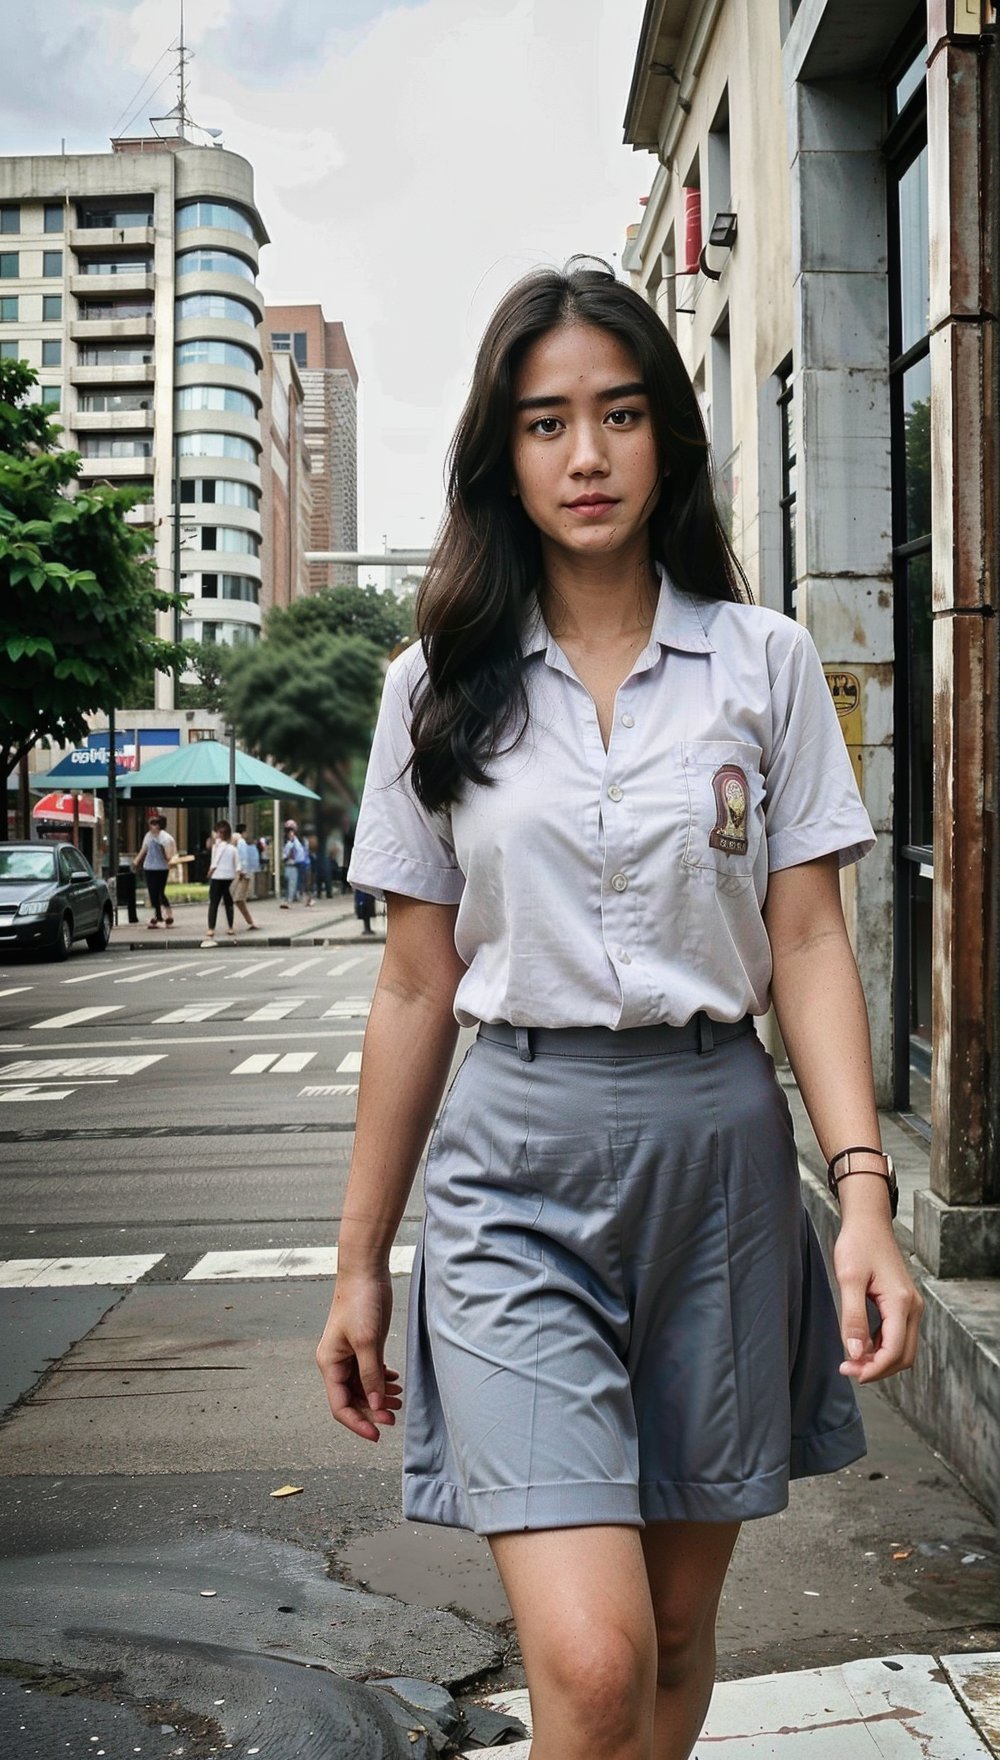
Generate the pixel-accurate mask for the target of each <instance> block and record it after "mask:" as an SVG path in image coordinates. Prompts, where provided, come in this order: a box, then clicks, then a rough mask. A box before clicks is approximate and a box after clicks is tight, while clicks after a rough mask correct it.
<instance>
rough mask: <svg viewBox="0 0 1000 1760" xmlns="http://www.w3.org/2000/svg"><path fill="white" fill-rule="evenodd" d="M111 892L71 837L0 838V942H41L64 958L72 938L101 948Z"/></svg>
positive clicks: (108, 930) (104, 943)
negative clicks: (51, 839) (38, 840)
mask: <svg viewBox="0 0 1000 1760" xmlns="http://www.w3.org/2000/svg"><path fill="white" fill-rule="evenodd" d="M111 922H112V905H111V894H110V892H109V891H108V887H107V884H106V882H105V881H104V880H99V879H98V877H97V875H96V874H95V873H94V870H93V868H92V867H91V865H90V863H89V862H88V861H87V860H86V857H84V856H82V855H81V854H80V851H79V850H78V849H75V848H74V846H73V845H72V844H71V843H0V948H4V947H29V948H31V947H38V948H45V949H46V950H47V951H48V952H49V953H51V955H52V958H53V959H65V958H66V956H67V954H68V953H69V951H70V948H71V947H72V945H73V943H74V941H81V940H82V941H86V943H87V946H88V947H89V948H90V950H91V952H92V953H103V952H104V949H105V948H106V947H107V945H108V942H109V940H110V938H111Z"/></svg>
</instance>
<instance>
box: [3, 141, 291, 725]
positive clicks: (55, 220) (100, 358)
mask: <svg viewBox="0 0 1000 1760" xmlns="http://www.w3.org/2000/svg"><path fill="white" fill-rule="evenodd" d="M112 144H113V151H112V152H110V153H91V154H58V155H51V156H49V155H45V156H38V157H14V156H11V157H0V354H2V355H4V356H7V357H14V358H21V359H24V360H27V361H28V362H29V363H30V365H32V366H33V367H36V368H37V369H38V372H39V376H40V396H41V401H42V402H43V403H44V404H45V405H47V406H48V408H49V409H50V410H51V411H52V413H53V415H54V416H55V417H56V418H57V419H58V420H59V421H60V422H61V423H62V426H63V430H64V434H63V443H64V444H65V445H67V446H72V447H74V448H75V449H76V450H78V451H79V452H80V453H81V454H82V456H83V479H84V481H85V482H86V481H88V480H90V481H93V480H95V479H97V480H102V481H108V482H111V483H115V484H118V485H131V486H136V485H142V486H145V487H147V488H148V489H149V490H150V491H151V500H150V501H149V503H148V504H147V505H146V506H144V507H143V508H141V509H137V510H136V514H135V517H136V519H137V520H138V521H140V522H141V523H143V524H145V525H148V526H149V527H150V536H151V543H152V545H153V547H154V548H155V555H156V564H157V572H158V577H159V581H160V584H161V585H163V586H170V585H171V584H172V583H173V580H174V578H175V572H176V568H177V563H178V561H179V564H180V571H179V572H180V577H181V579H180V585H181V590H182V591H183V592H184V593H185V595H186V596H187V601H188V602H187V606H186V609H185V614H184V616H183V617H182V619H181V634H182V635H184V636H190V637H194V638H196V639H202V640H215V641H223V642H246V641H253V640H255V639H256V637H257V635H258V633H259V629H260V621H261V611H260V593H261V556H260V550H261V506H260V504H261V490H262V481H261V468H260V454H261V424H260V412H261V401H262V378H261V372H262V366H263V353H262V338H261V331H260V328H259V326H260V324H261V322H262V319H263V316H264V303H263V299H262V297H261V295H260V293H259V291H258V289H257V285H256V278H257V263H258V254H259V251H260V247H261V245H263V244H266V243H267V233H266V232H265V230H264V225H263V222H262V220H261V217H260V215H259V213H258V211H257V208H256V206H255V204H254V188H253V170H252V167H251V166H250V165H249V164H248V163H247V161H246V160H245V159H243V158H241V157H239V156H238V155H237V154H235V153H230V152H227V151H225V150H224V149H222V148H218V147H195V146H192V145H191V144H190V142H188V141H187V140H185V139H183V138H182V137H181V136H177V137H173V138H168V139H161V138H158V137H146V136H143V137H138V138H135V139H123V140H117V141H115V142H113V143H112ZM175 463H176V466H177V489H176V496H177V500H178V501H179V505H180V522H179V525H180V535H181V544H180V548H179V554H175V545H174V539H175V526H176V525H177V523H178V522H177V521H176V520H175V484H174V478H175ZM161 633H163V634H165V635H170V634H172V633H173V631H172V627H171V620H170V618H169V617H168V618H167V619H166V620H165V621H164V627H163V629H162V631H161ZM172 688H173V687H172V681H171V679H170V678H169V677H166V676H164V675H163V674H158V675H157V706H158V707H160V708H170V707H171V706H172Z"/></svg>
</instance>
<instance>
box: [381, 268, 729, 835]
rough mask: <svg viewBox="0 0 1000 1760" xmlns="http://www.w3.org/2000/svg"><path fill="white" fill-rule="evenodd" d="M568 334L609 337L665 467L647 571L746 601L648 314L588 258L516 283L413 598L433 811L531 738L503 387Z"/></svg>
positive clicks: (479, 361) (423, 779)
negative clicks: (542, 343)
mask: <svg viewBox="0 0 1000 1760" xmlns="http://www.w3.org/2000/svg"><path fill="white" fill-rule="evenodd" d="M571 322H575V323H583V324H592V325H595V326H599V327H600V328H602V329H607V330H611V331H613V332H614V334H615V335H616V336H617V337H618V338H619V340H620V341H621V342H623V343H624V344H625V346H626V347H627V348H629V349H630V350H631V352H632V354H633V355H634V356H635V359H636V361H637V363H638V367H639V376H640V378H641V379H642V382H643V384H644V385H645V388H646V395H647V397H648V399H649V407H650V417H651V421H652V425H653V433H654V435H655V438H656V445H657V453H658V457H659V463H660V467H661V469H662V470H664V471H666V470H667V469H668V467H669V474H668V475H667V476H666V477H665V478H664V480H663V489H662V492H661V494H660V497H659V500H658V502H657V504H656V506H655V508H654V510H653V512H652V514H651V517H650V521H649V541H650V554H651V556H652V558H653V560H654V561H658V562H662V563H663V564H664V565H665V567H666V568H667V571H668V573H669V574H670V577H671V579H672V581H673V582H674V584H675V586H677V587H679V588H680V589H681V590H682V591H684V592H687V593H691V594H694V595H697V596H698V597H699V598H702V599H729V600H739V599H744V598H749V596H750V593H749V588H748V586H747V583H746V577H745V575H744V574H743V570H742V569H741V567H740V565H739V563H738V562H737V560H736V558H735V556H734V555H733V552H732V549H731V547H730V544H729V540H728V538H727V536H726V533H725V531H724V529H723V526H722V524H721V521H720V519H719V514H718V511H717V509H716V505H715V499H714V496H713V494H712V481H711V474H710V463H709V449H708V437H707V435H706V433H705V426H704V423H703V421H702V418H701V412H700V410H699V408H698V400H697V398H696V396H695V392H694V386H693V385H692V384H691V381H690V379H689V378H688V375H687V372H686V370H685V367H684V363H683V361H682V360H681V357H680V355H679V354H678V352H677V348H676V346H675V344H674V341H673V338H672V337H671V336H670V334H669V332H668V331H667V330H666V329H665V327H664V325H663V324H662V323H661V321H660V319H659V318H658V317H657V315H656V313H655V312H654V311H653V309H652V307H650V306H648V305H647V304H646V302H645V300H644V299H642V297H641V296H640V295H639V294H638V293H634V292H633V291H632V289H631V288H629V287H626V286H624V284H623V283H622V282H620V281H616V279H615V277H614V274H613V273H612V271H611V270H610V269H609V268H607V267H606V266H603V265H602V266H598V267H595V266H594V265H593V261H592V260H591V259H586V260H581V259H574V260H573V261H571V262H570V263H569V264H568V265H567V267H566V269H565V271H563V272H562V273H560V272H559V271H558V270H555V269H539V270H537V271H536V272H535V273H534V274H532V275H528V276H526V277H525V278H524V280H523V281H519V282H518V283H517V284H516V286H514V287H512V288H511V290H510V292H509V293H508V294H506V295H505V297H504V298H503V299H502V300H501V302H500V304H499V306H498V307H497V309H496V311H495V312H494V314H493V317H492V318H491V319H490V322H489V324H488V325H487V327H486V333H485V335H484V337H483V340H482V342H481V344H480V347H479V354H478V356H477V358H476V365H475V370H474V372H473V376H472V388H471V390H470V392H469V397H468V401H467V402H466V405H465V408H464V410H463V411H462V415H461V419H460V421H459V424H458V428H457V430H456V432H455V438H454V440H453V441H452V446H451V451H450V453H449V459H448V492H447V506H446V512H445V518H444V523H443V525H442V528H441V533H440V537H439V539H438V542H437V545H436V548H435V550H434V554H433V556H432V558H431V562H430V566H429V568H428V571H427V574H426V575H425V577H424V580H423V582H422V583H421V587H420V591H419V594H418V598H417V628H418V631H419V634H420V640H421V644H422V646H423V651H424V656H425V658H426V662H427V672H426V677H425V678H424V680H423V683H422V684H421V685H420V687H419V688H418V690H417V693H416V697H415V701H414V709H413V760H412V778H413V788H414V792H415V793H416V795H417V798H418V799H419V800H420V801H421V802H422V803H423V805H424V806H425V807H427V808H428V809H429V810H431V811H434V810H436V809H438V808H440V807H444V806H447V805H448V804H449V803H450V802H452V801H454V800H456V799H457V798H458V795H459V793H460V792H461V789H462V785H463V783H464V782H466V781H469V782H475V783H480V784H486V783H489V781H490V777H489V774H488V766H489V763H490V759H491V758H492V757H493V756H494V755H495V754H496V752H497V751H498V749H500V748H501V742H503V749H505V750H507V749H509V748H510V747H511V746H512V745H515V744H516V743H517V741H518V740H519V739H520V738H521V736H522V734H523V732H524V729H525V727H526V725H527V718H528V702H527V696H526V694H525V689H524V682H523V678H522V656H521V644H520V630H521V624H522V621H523V619H524V616H525V612H526V609H527V607H528V605H529V604H530V603H531V600H532V597H533V595H534V593H535V591H536V589H537V587H538V585H539V581H540V576H541V545H540V540H539V536H538V532H537V530H536V528H535V526H534V525H533V524H532V523H531V521H530V519H529V518H528V516H527V514H526V513H525V512H524V509H523V507H522V505H521V502H520V500H519V499H518V498H517V497H516V496H513V495H512V494H511V493H510V478H511V463H510V437H511V423H512V417H513V385H514V381H515V378H516V375H517V371H518V367H519V365H520V362H521V360H522V358H523V356H524V353H525V350H526V349H527V347H528V345H529V343H531V342H532V341H534V339H535V338H536V337H538V336H542V335H544V334H545V332H546V331H549V330H553V329H555V327H556V326H557V325H559V324H566V323H571Z"/></svg>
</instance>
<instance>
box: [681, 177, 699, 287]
mask: <svg viewBox="0 0 1000 1760" xmlns="http://www.w3.org/2000/svg"><path fill="white" fill-rule="evenodd" d="M700 256H701V190H700V189H697V188H695V186H694V185H689V184H685V186H684V273H685V275H697V273H698V259H699V258H700Z"/></svg>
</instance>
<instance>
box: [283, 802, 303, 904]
mask: <svg viewBox="0 0 1000 1760" xmlns="http://www.w3.org/2000/svg"><path fill="white" fill-rule="evenodd" d="M304 857H305V850H304V848H303V845H302V842H301V839H300V837H299V833H298V826H297V825H296V823H295V820H294V819H286V820H285V842H284V845H283V847H282V851H281V864H282V868H283V870H284V876H285V896H284V898H283V899H282V901H281V909H282V910H283V911H287V910H288V908H289V906H290V905H293V904H295V903H296V902H297V901H298V898H299V893H300V889H301V885H302V863H303V860H304Z"/></svg>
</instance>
